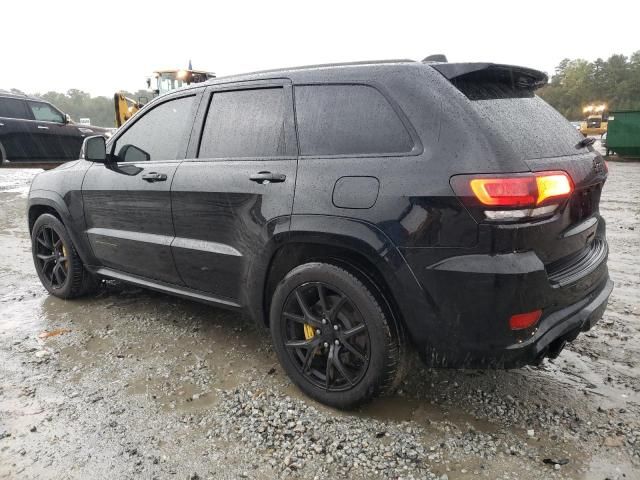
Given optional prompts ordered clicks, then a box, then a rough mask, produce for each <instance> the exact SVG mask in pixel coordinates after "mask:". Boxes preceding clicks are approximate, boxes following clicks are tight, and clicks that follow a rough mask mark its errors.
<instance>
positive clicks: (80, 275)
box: [31, 213, 96, 298]
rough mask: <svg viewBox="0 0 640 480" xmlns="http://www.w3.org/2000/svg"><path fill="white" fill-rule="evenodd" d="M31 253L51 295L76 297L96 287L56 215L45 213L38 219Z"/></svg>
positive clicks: (34, 229) (39, 275)
mask: <svg viewBox="0 0 640 480" xmlns="http://www.w3.org/2000/svg"><path fill="white" fill-rule="evenodd" d="M31 250H32V254H33V263H34V265H35V267H36V272H37V273H38V277H40V281H41V282H42V285H43V286H44V288H46V289H47V291H48V292H49V293H50V294H52V295H55V296H56V297H60V298H74V297H79V296H81V295H83V294H85V293H87V292H88V291H90V290H92V289H93V287H94V286H95V285H96V282H95V279H94V278H93V276H92V275H91V274H90V273H89V272H88V271H87V270H86V268H85V267H84V265H83V264H82V260H81V259H80V256H79V255H78V252H77V251H76V248H75V246H74V245H73V242H72V241H71V238H70V237H69V234H68V233H67V230H66V228H65V226H64V225H63V224H62V222H61V221H60V220H58V219H57V218H56V217H54V216H53V215H50V214H48V213H45V214H43V215H41V216H40V217H38V219H37V220H36V222H35V224H34V225H33V230H32V232H31Z"/></svg>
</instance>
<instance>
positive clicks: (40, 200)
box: [27, 189, 95, 265]
mask: <svg viewBox="0 0 640 480" xmlns="http://www.w3.org/2000/svg"><path fill="white" fill-rule="evenodd" d="M38 207H47V209H52V210H54V211H55V212H56V213H57V214H58V216H59V217H60V220H61V221H62V223H64V225H65V227H66V229H67V233H68V234H69V236H70V237H71V240H72V241H73V245H74V246H75V247H76V250H77V252H78V255H80V258H81V259H82V262H83V263H84V264H85V265H92V264H94V263H95V262H93V253H92V251H91V249H90V248H89V246H88V244H87V242H86V241H85V238H84V236H83V233H82V232H83V231H84V217H83V216H82V215H78V214H76V215H75V216H74V215H72V213H71V212H70V211H69V208H68V207H67V202H65V201H64V199H63V198H62V196H61V195H60V194H59V193H57V192H54V191H52V190H44V189H32V190H31V191H30V192H29V200H28V202H27V217H28V218H29V219H31V212H32V210H33V209H34V208H38ZM33 220H34V221H35V218H34V219H33ZM32 226H33V224H32V222H31V221H30V222H29V233H31V227H32Z"/></svg>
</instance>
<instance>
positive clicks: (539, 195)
mask: <svg viewBox="0 0 640 480" xmlns="http://www.w3.org/2000/svg"><path fill="white" fill-rule="evenodd" d="M467 178H468V177H467ZM458 183H459V182H458V181H456V182H455V184H458ZM455 184H454V186H455ZM468 185H469V188H470V190H471V192H472V193H473V195H474V196H475V198H476V199H477V200H478V201H479V202H480V203H481V204H482V205H487V206H490V207H530V208H533V207H536V206H538V205H540V204H542V203H544V202H546V201H547V200H549V199H561V198H566V197H568V196H569V195H570V194H571V192H572V191H573V183H572V182H571V178H570V177H569V175H567V174H566V173H565V172H537V173H533V174H524V175H522V174H520V175H500V176H495V177H489V176H478V177H475V178H472V179H471V180H469V184H468ZM460 193H462V196H464V192H460Z"/></svg>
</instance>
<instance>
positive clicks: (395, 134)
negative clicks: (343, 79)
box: [295, 85, 413, 156]
mask: <svg viewBox="0 0 640 480" xmlns="http://www.w3.org/2000/svg"><path fill="white" fill-rule="evenodd" d="M295 103H296V119H297V123H298V138H299V142H300V154H301V155H308V156H323V155H366V154H393V153H406V152H410V151H411V150H412V149H413V140H412V138H411V136H410V135H409V133H408V132H407V130H406V128H405V127H404V125H403V123H402V121H401V120H400V117H398V114H397V113H396V112H395V110H394V109H393V107H392V106H391V105H390V104H389V102H388V101H387V99H386V98H385V97H384V96H383V95H382V94H381V93H380V92H379V91H378V90H377V89H375V88H373V87H371V86H368V85H300V86H296V87H295Z"/></svg>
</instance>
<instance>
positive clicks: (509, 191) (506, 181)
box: [469, 177, 536, 207]
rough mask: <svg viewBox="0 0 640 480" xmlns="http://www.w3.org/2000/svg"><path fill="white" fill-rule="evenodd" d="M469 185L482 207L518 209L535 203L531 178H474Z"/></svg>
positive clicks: (534, 189)
mask: <svg viewBox="0 0 640 480" xmlns="http://www.w3.org/2000/svg"><path fill="white" fill-rule="evenodd" d="M469 185H470V186H471V191H472V192H473V193H474V195H475V196H476V198H477V199H478V200H480V203H482V204H484V205H491V206H498V207H507V206H508V207H519V206H527V205H531V204H533V203H535V201H536V183H535V180H534V179H533V177H503V178H474V179H473V180H471V182H469Z"/></svg>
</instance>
